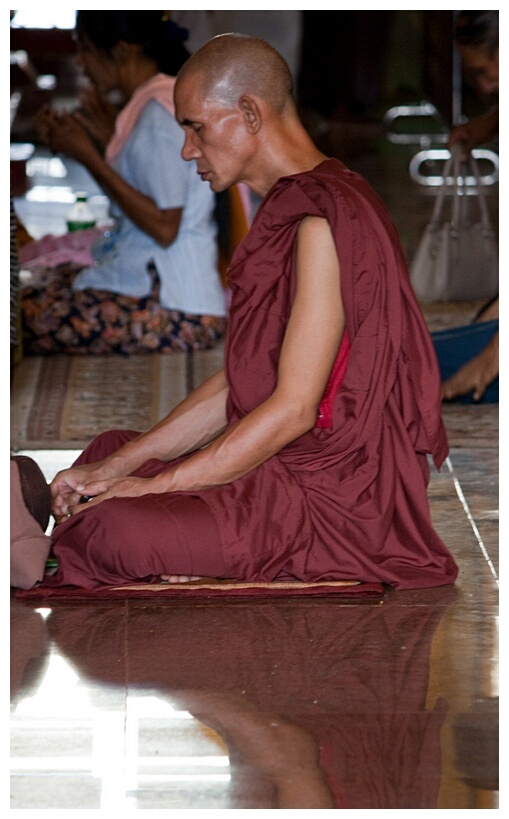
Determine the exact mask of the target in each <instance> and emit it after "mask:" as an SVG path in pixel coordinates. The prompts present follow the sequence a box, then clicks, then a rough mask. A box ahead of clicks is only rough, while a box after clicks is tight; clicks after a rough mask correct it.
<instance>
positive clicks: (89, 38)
mask: <svg viewBox="0 0 509 819" xmlns="http://www.w3.org/2000/svg"><path fill="white" fill-rule="evenodd" d="M181 35H182V31H181V30H180V29H178V28H177V27H176V26H175V24H173V23H172V22H171V21H169V20H166V19H165V18H164V14H163V12H158V11H148V12H141V11H134V12H129V11H105V12H100V11H79V12H78V13H77V21H76V36H77V62H78V64H79V65H80V66H81V68H82V69H83V71H84V73H85V74H86V75H87V76H88V78H89V79H90V81H91V82H92V85H93V90H92V91H91V92H90V93H89V94H88V96H87V97H86V98H85V100H84V103H83V109H82V112H81V113H76V114H74V115H70V114H68V113H57V112H55V111H51V110H48V109H45V110H43V111H42V112H40V114H39V115H38V117H37V122H38V129H39V134H40V138H41V140H42V141H43V142H44V143H46V144H47V145H49V146H50V147H51V149H52V150H53V151H55V152H59V153H62V154H65V155H67V156H68V157H71V158H72V159H75V160H77V161H79V162H80V163H81V164H83V165H84V166H85V168H86V169H87V170H88V171H89V173H90V174H91V175H92V176H93V177H94V179H95V180H96V181H97V183H98V184H99V185H100V186H101V188H102V189H103V190H104V191H105V193H106V194H107V195H108V196H109V198H110V199H111V200H112V216H113V218H114V220H115V226H114V228H113V229H112V231H111V233H110V235H109V236H107V237H104V238H102V239H100V240H99V241H98V242H97V243H96V244H95V245H94V246H93V247H92V255H93V256H94V259H95V261H94V264H92V265H91V266H89V267H86V268H84V269H81V270H80V269H79V268H77V267H76V266H75V265H72V264H64V265H60V266H59V267H55V268H43V269H36V270H34V272H33V274H32V277H31V279H30V281H29V283H28V284H27V285H25V286H24V287H23V290H22V294H21V305H22V316H23V326H24V345H25V350H26V351H27V352H31V353H39V354H41V353H43V354H44V353H54V352H69V353H97V354H104V353H110V352H121V353H138V352H148V351H152V350H162V351H165V350H172V349H176V350H180V349H205V348H207V347H211V346H213V345H214V344H215V343H216V342H217V341H218V340H219V339H220V338H221V337H222V336H223V333H224V330H225V313H226V311H225V298H224V290H223V286H222V283H221V279H220V276H219V273H218V270H217V241H216V223H215V219H214V205H215V199H214V194H213V193H212V191H211V190H210V189H209V186H208V185H203V184H202V182H201V180H200V177H199V176H198V174H197V173H196V167H195V166H194V163H193V164H190V163H186V162H184V160H183V159H182V158H181V156H180V150H181V147H182V143H183V133H182V130H181V128H180V126H179V125H178V124H177V122H176V120H175V117H174V105H173V87H174V82H175V80H174V75H175V74H176V73H177V72H178V70H179V68H180V66H181V65H182V64H183V63H184V62H185V60H186V59H187V57H188V53H187V51H186V49H185V48H184V46H183V43H182V36H181ZM113 90H116V91H119V92H121V94H122V96H123V97H124V98H125V100H126V103H125V105H124V107H123V108H122V109H121V111H120V113H119V114H118V116H117V115H116V111H115V110H114V109H113V107H112V106H109V105H108V104H107V103H106V96H105V95H107V94H108V93H109V92H111V91H113ZM101 143H102V144H103V147H105V154H104V156H103V152H102V150H101Z"/></svg>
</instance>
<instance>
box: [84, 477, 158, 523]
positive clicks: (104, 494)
mask: <svg viewBox="0 0 509 819" xmlns="http://www.w3.org/2000/svg"><path fill="white" fill-rule="evenodd" d="M162 491H164V490H163V489H162V487H161V486H160V483H158V482H157V481H155V480H154V479H153V478H132V477H128V478H108V479H106V480H98V481H90V482H87V483H83V484H79V485H77V486H76V495H77V497H78V501H77V503H76V504H75V505H73V506H70V507H69V512H70V514H71V515H76V514H77V513H78V512H82V511H83V510H84V509H89V508H90V507H92V506H97V504H99V503H101V502H102V501H104V500H109V499H111V498H139V497H140V496H141V495H149V494H153V493H158V492H162Z"/></svg>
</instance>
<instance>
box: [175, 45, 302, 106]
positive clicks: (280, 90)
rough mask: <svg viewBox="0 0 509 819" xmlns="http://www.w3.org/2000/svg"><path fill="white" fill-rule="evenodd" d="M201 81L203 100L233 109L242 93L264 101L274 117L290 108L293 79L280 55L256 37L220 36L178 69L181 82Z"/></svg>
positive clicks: (292, 102)
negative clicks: (198, 79)
mask: <svg viewBox="0 0 509 819" xmlns="http://www.w3.org/2000/svg"><path fill="white" fill-rule="evenodd" d="M198 73H199V74H200V75H201V78H202V91H203V97H204V98H207V99H213V100H216V101H217V102H219V103H221V104H223V105H224V106H225V107H229V108H235V107H236V106H237V104H238V101H239V99H240V98H241V97H242V95H243V94H254V95H256V96H258V97H261V98H262V99H263V100H265V101H266V102H267V103H268V104H269V106H270V107H271V108H272V109H273V110H274V112H275V113H276V114H282V113H283V111H284V110H285V109H286V108H288V107H291V108H292V109H293V108H294V100H293V80H292V75H291V72H290V69H289V67H288V65H287V63H286V62H285V60H284V59H283V57H281V55H280V54H279V53H278V52H277V51H276V50H275V49H274V48H272V46H270V45H269V44H268V43H266V42H265V41H264V40H259V39H257V38H256V37H248V36H247V35H244V34H220V35H219V36H217V37H214V38H213V39H212V40H209V42H208V43H206V44H205V45H204V46H203V47H202V48H200V49H199V50H198V51H197V52H196V53H195V54H194V55H193V56H192V57H191V58H190V59H189V60H188V61H187V62H186V63H185V64H184V66H183V67H182V69H181V70H180V72H179V74H178V79H179V80H184V79H185V78H188V77H190V76H192V75H195V74H198Z"/></svg>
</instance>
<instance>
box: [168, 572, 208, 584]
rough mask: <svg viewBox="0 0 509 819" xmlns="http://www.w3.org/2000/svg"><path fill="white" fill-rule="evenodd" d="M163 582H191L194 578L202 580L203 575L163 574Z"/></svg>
mask: <svg viewBox="0 0 509 819" xmlns="http://www.w3.org/2000/svg"><path fill="white" fill-rule="evenodd" d="M160 579H161V582H162V583H190V582H191V581H192V580H201V577H197V576H196V575H189V574H162V575H161V578H160Z"/></svg>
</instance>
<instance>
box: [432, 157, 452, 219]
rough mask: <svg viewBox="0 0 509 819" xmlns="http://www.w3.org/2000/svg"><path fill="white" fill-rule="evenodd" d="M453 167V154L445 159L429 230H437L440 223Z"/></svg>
mask: <svg viewBox="0 0 509 819" xmlns="http://www.w3.org/2000/svg"><path fill="white" fill-rule="evenodd" d="M452 166H453V153H451V154H450V156H448V157H447V159H446V161H445V164H444V172H443V182H442V184H441V185H440V189H439V191H438V195H437V198H436V202H435V207H434V208H433V213H432V214H431V219H430V222H429V224H430V227H431V229H435V228H438V227H439V225H440V222H441V218H440V217H441V215H442V209H443V207H444V201H445V196H446V194H447V193H448V187H449V185H448V182H447V179H448V178H449V177H450V176H451V170H452Z"/></svg>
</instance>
